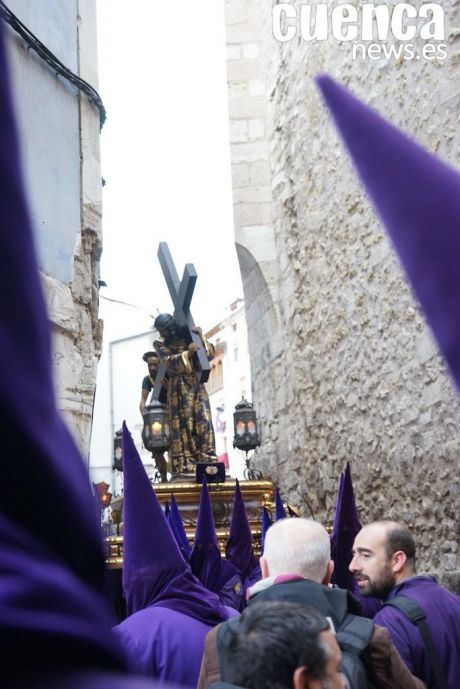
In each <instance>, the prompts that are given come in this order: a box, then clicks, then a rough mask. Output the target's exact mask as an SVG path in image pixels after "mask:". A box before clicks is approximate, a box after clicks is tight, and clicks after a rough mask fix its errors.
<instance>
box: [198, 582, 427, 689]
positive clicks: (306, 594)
mask: <svg viewBox="0 0 460 689" xmlns="http://www.w3.org/2000/svg"><path fill="white" fill-rule="evenodd" d="M313 593H314V596H315V606H314V607H315V608H316V609H317V610H319V612H322V613H323V614H327V616H328V617H331V618H332V621H333V623H334V626H335V627H336V628H338V627H339V626H340V623H341V621H342V620H343V618H344V617H345V615H346V614H347V613H352V614H357V612H358V611H359V603H358V602H357V601H356V599H355V598H354V597H353V596H352V594H350V593H349V592H348V591H345V590H343V589H337V588H330V587H328V586H322V585H321V584H317V583H315V582H313V581H310V580H308V579H304V580H297V581H290V582H285V583H280V584H274V585H273V586H270V587H269V588H267V589H265V590H263V591H260V592H259V593H257V594H256V595H254V596H253V597H252V598H251V599H250V601H249V604H252V603H253V602H257V603H260V602H263V601H268V600H288V601H290V602H294V603H296V602H297V603H299V604H301V605H302V604H303V605H311V598H312V594H313ZM331 608H333V614H332V615H331ZM218 629H219V628H218V627H214V629H212V630H211V631H210V632H209V633H208V635H207V637H206V640H205V647H204V656H203V660H202V663H201V670H200V677H199V679H198V685H197V689H207V687H208V686H209V684H211V683H212V682H217V681H219V680H220V669H219V658H218V653H217V634H218ZM368 649H369V655H370V658H371V661H372V666H373V672H374V679H375V682H376V685H377V687H378V689H426V687H425V684H424V683H423V682H422V681H421V680H419V679H417V678H416V677H414V676H413V675H412V674H411V673H410V671H409V669H408V668H407V667H406V665H405V664H404V663H403V661H402V660H401V658H400V656H399V654H398V652H397V650H396V648H395V647H394V646H393V644H392V642H391V639H390V636H389V634H388V631H387V630H386V629H384V628H383V627H379V626H375V628H374V633H373V635H372V637H371V639H370V642H369V647H368Z"/></svg>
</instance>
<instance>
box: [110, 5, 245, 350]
mask: <svg viewBox="0 0 460 689" xmlns="http://www.w3.org/2000/svg"><path fill="white" fill-rule="evenodd" d="M223 5H224V3H223V2H222V1H221V0H202V1H201V2H191V1H190V0H175V2H169V1H168V2H163V1H160V0H154V1H152V0H130V1H129V3H127V2H126V0H123V1H122V0H98V45H99V92H100V94H101V97H102V99H103V101H104V104H105V107H106V109H107V121H106V124H105V125H104V128H103V130H102V136H101V146H102V151H101V156H102V174H103V177H104V179H105V182H106V186H105V188H104V195H103V203H104V206H103V255H102V263H101V278H102V279H103V280H104V281H105V282H106V283H107V285H108V287H107V288H102V289H101V296H106V297H110V298H115V299H120V300H123V301H126V302H130V303H133V304H135V305H138V306H140V307H142V308H143V309H145V312H150V313H153V314H156V313H157V309H159V311H160V312H163V311H171V310H172V305H171V300H170V297H169V293H168V291H167V289H166V287H165V285H164V280H163V275H162V272H161V269H160V266H159V263H158V259H157V248H158V243H159V242H160V241H167V242H168V244H169V248H170V250H171V253H172V256H173V259H174V261H175V264H176V268H177V271H178V273H179V277H182V271H183V268H184V265H185V263H186V262H190V263H193V264H194V265H195V268H196V270H197V273H198V281H197V285H196V288H195V295H194V298H193V302H192V314H193V316H194V319H195V322H196V323H198V324H199V325H201V326H202V327H203V328H204V329H208V328H210V327H212V326H213V325H215V323H217V322H218V321H219V320H221V319H222V318H223V317H224V315H225V312H224V309H225V307H226V306H228V305H229V304H230V303H231V302H232V301H233V300H234V299H236V298H237V297H240V296H242V287H241V279H240V274H239V269H238V263H237V259H236V252H235V248H234V234H233V220H232V199H231V179H230V153H229V142H228V113H227V86H226V67H225V34H224V12H223ZM108 306H110V307H109V308H108ZM143 313H144V312H142V311H139V312H137V313H136V311H135V310H134V309H129V308H128V307H119V308H118V309H117V308H116V307H113V306H112V305H109V303H108V302H106V301H105V300H104V299H101V315H102V317H103V318H105V321H106V322H105V334H106V338H107V337H109V338H110V339H112V338H114V337H121V336H124V335H128V334H132V333H133V332H138V331H139V330H142V329H143V328H144V329H145V325H146V324H147V325H148V324H150V323H151V320H149V319H148V318H147V320H146V319H145V317H143V316H142V317H141V318H139V316H140V315H141V314H143ZM138 314H139V316H138Z"/></svg>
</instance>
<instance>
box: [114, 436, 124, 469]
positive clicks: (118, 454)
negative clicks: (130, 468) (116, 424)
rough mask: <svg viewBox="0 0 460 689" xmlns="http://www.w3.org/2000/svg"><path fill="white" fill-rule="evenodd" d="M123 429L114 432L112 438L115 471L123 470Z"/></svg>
mask: <svg viewBox="0 0 460 689" xmlns="http://www.w3.org/2000/svg"><path fill="white" fill-rule="evenodd" d="M122 436H123V431H122V430H121V428H120V429H119V430H118V431H116V432H115V437H114V439H113V468H114V469H116V470H117V471H123V443H122Z"/></svg>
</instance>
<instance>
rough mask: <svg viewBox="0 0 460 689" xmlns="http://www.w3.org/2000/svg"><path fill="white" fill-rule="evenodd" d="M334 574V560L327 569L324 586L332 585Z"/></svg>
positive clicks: (330, 561)
mask: <svg viewBox="0 0 460 689" xmlns="http://www.w3.org/2000/svg"><path fill="white" fill-rule="evenodd" d="M333 572H334V560H329V562H328V563H327V567H326V574H325V575H324V578H323V581H322V582H321V583H322V584H323V586H328V585H329V584H330V583H331V579H332V573H333Z"/></svg>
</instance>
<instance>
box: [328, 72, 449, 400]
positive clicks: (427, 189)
mask: <svg viewBox="0 0 460 689" xmlns="http://www.w3.org/2000/svg"><path fill="white" fill-rule="evenodd" d="M318 84H319V87H320V89H321V91H322V94H323V97H324V99H325V101H326V103H327V105H328V107H329V109H330V111H331V112H332V115H333V117H334V120H335V123H336V125H337V127H338V129H339V131H340V133H341V135H342V138H343V140H344V142H345V144H346V146H347V148H348V151H349V153H350V155H351V157H352V159H353V162H354V164H355V167H356V169H357V171H358V173H359V175H360V177H361V180H362V182H363V184H364V185H365V187H366V189H367V191H368V194H369V196H370V198H371V200H372V202H373V204H374V206H375V208H376V210H377V212H378V213H379V215H380V217H381V219H382V221H383V223H384V225H385V227H386V229H387V231H388V234H389V235H390V237H391V239H392V241H393V244H394V246H395V248H396V251H397V252H398V254H399V258H400V260H401V263H402V264H403V266H404V268H405V271H406V273H407V275H408V277H409V279H410V281H411V283H412V286H413V288H414V290H415V293H416V295H417V297H418V299H419V301H420V303H421V305H422V307H423V309H424V311H425V314H426V316H427V319H428V322H429V324H430V326H431V328H432V330H433V333H434V335H435V337H436V339H437V341H438V344H439V347H440V349H441V351H442V353H443V354H444V357H445V359H446V361H447V363H448V365H449V367H450V370H451V373H452V376H453V378H454V380H455V383H456V385H457V388H458V389H459V390H460V308H459V301H460V270H459V267H458V256H459V253H460V175H459V174H458V173H457V172H456V171H455V170H453V169H452V168H450V167H449V166H448V165H446V164H445V163H443V162H442V161H441V160H440V159H439V158H437V157H436V156H434V155H432V154H431V153H428V151H426V150H425V149H424V148H422V147H421V146H420V145H419V144H417V143H415V142H414V141H413V140H412V139H410V138H409V137H408V136H406V135H405V134H404V133H403V132H401V131H400V130H399V129H397V128H396V127H394V126H392V125H391V124H389V123H388V122H386V121H385V120H384V119H383V118H382V117H380V115H378V114H377V113H376V112H375V111H373V110H371V109H370V108H368V107H367V106H366V105H364V104H363V103H361V102H360V101H359V100H358V99H357V98H355V97H354V96H352V95H351V94H350V93H349V92H348V91H346V90H345V89H344V88H343V87H342V86H339V85H338V84H337V83H335V82H334V81H333V80H332V79H330V78H329V77H327V76H323V77H320V78H319V79H318Z"/></svg>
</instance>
